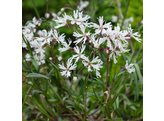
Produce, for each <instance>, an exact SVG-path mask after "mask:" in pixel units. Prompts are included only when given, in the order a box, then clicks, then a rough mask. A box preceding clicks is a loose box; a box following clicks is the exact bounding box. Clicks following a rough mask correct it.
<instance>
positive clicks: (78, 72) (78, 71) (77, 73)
mask: <svg viewBox="0 0 164 121" xmlns="http://www.w3.org/2000/svg"><path fill="white" fill-rule="evenodd" d="M83 68H84V66H83V67H82V68H81V69H80V70H79V71H78V72H77V74H78V73H79V72H80V71H81V70H82V69H83ZM77 74H76V75H77Z"/></svg>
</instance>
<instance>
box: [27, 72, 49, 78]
mask: <svg viewBox="0 0 164 121" xmlns="http://www.w3.org/2000/svg"><path fill="white" fill-rule="evenodd" d="M26 77H37V78H45V79H49V77H47V76H45V75H42V74H38V73H29V74H28V75H27V76H26Z"/></svg>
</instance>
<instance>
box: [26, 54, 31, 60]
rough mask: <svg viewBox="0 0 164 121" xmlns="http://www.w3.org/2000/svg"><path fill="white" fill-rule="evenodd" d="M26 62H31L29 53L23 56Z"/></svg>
mask: <svg viewBox="0 0 164 121" xmlns="http://www.w3.org/2000/svg"><path fill="white" fill-rule="evenodd" d="M25 58H26V61H31V55H30V54H29V53H27V54H26V55H25Z"/></svg>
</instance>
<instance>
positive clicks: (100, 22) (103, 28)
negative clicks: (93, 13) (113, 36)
mask: <svg viewBox="0 0 164 121" xmlns="http://www.w3.org/2000/svg"><path fill="white" fill-rule="evenodd" d="M98 21H99V25H98V24H95V23H93V27H94V28H95V29H96V30H95V34H99V33H101V32H103V31H104V30H105V28H106V29H107V28H109V27H111V26H112V25H111V24H110V22H109V23H105V24H104V25H103V23H104V21H103V16H102V17H99V18H98Z"/></svg>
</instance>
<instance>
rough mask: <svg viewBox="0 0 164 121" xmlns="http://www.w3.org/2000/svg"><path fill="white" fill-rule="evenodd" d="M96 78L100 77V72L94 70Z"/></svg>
mask: <svg viewBox="0 0 164 121" xmlns="http://www.w3.org/2000/svg"><path fill="white" fill-rule="evenodd" d="M96 77H97V78H98V77H101V75H100V72H98V71H97V70H96Z"/></svg>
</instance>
